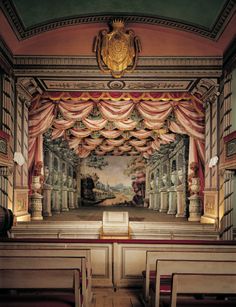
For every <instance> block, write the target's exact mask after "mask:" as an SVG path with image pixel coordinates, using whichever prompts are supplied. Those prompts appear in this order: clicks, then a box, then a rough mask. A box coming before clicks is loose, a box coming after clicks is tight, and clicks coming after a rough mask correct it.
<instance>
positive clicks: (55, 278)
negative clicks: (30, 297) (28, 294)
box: [0, 256, 82, 307]
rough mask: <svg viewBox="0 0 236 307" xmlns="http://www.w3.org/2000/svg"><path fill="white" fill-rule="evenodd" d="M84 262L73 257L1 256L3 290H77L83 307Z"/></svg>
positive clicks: (0, 280) (0, 271) (80, 304)
mask: <svg viewBox="0 0 236 307" xmlns="http://www.w3.org/2000/svg"><path fill="white" fill-rule="evenodd" d="M79 267H80V259H79V258H70V257H50V256H45V257H40V256H34V257H33V256H30V257H28V256H26V257H25V256H24V257H19V256H17V257H13V256H8V257H0V274H1V278H0V288H1V289H73V290H74V298H75V306H76V307H81V306H82V300H81V292H80V270H79V269H78V268H79Z"/></svg>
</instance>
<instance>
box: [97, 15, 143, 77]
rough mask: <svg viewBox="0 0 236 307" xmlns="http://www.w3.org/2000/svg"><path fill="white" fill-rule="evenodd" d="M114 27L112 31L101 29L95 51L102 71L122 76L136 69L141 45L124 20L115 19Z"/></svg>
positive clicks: (114, 75)
mask: <svg viewBox="0 0 236 307" xmlns="http://www.w3.org/2000/svg"><path fill="white" fill-rule="evenodd" d="M112 28H113V29H112V31H111V32H108V31H107V30H102V31H100V33H99V34H98V35H97V37H96V39H95V46H94V52H96V55H97V61H98V66H99V68H100V69H101V71H103V72H111V74H112V76H113V77H114V78H120V77H122V76H123V74H124V73H125V72H132V71H134V69H135V67H136V65H137V60H138V53H139V52H140V51H141V45H140V40H139V38H138V37H137V36H135V35H134V32H133V31H132V30H125V24H124V21H122V20H114V21H113V22H112Z"/></svg>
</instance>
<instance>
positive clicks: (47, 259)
mask: <svg viewBox="0 0 236 307" xmlns="http://www.w3.org/2000/svg"><path fill="white" fill-rule="evenodd" d="M97 241H99V242H97ZM97 241H96V240H68V242H67V240H61V239H58V240H53V241H52V240H46V239H45V240H41V241H37V240H33V239H28V240H27V239H22V240H12V239H10V240H2V241H1V242H0V295H1V297H0V300H1V306H3V307H5V306H9V307H10V306H14V307H17V306H19V307H22V306H39V305H40V302H41V303H42V302H43V303H42V304H41V305H40V306H42V305H43V306H51V307H53V306H58V307H60V306H81V307H86V306H92V280H93V278H92V268H93V261H94V260H97V259H96V257H97V255H99V253H101V252H103V249H102V245H103V244H105V245H106V247H107V245H109V244H111V246H113V248H111V249H110V250H111V251H112V252H113V253H117V254H118V255H115V254H114V255H113V256H112V257H110V256H109V257H108V258H107V261H108V262H111V264H112V267H113V270H112V274H115V273H116V272H119V274H122V273H120V272H122V270H121V267H119V261H117V259H121V260H122V253H121V251H122V250H123V249H124V251H125V253H127V251H128V253H130V251H131V252H132V248H134V247H135V250H136V251H138V252H139V251H142V252H145V255H146V261H145V271H144V272H143V302H144V305H146V306H150V305H151V306H156V307H159V306H160V298H161V301H162V305H163V304H164V305H163V306H171V307H175V306H178V307H179V306H195V305H197V304H198V303H200V304H201V305H202V306H204V305H205V306H208V303H209V302H210V301H212V304H213V305H210V303H209V306H218V305H219V301H218V300H215V298H214V297H215V296H218V297H219V295H221V294H223V295H224V296H226V297H227V298H228V297H229V300H228V301H226V300H224V301H223V305H222V304H221V305H219V306H222V307H224V306H235V305H236V304H235V303H236V300H235V294H236V282H235V281H236V243H235V242H232V241H231V242H222V241H221V242H214V241H212V242H210V244H209V242H208V243H207V242H204V241H202V242H187V241H186V242H184V241H181V242H178V241H171V242H170V241H154V240H152V241H151V242H144V241H139V240H123V241H122V240H113V241H112V240H97ZM94 244H95V245H94ZM123 244H124V247H122V246H123ZM93 246H96V251H98V254H96V251H95V253H94V254H93V252H94V251H93ZM100 246H101V248H100ZM119 246H121V247H119ZM127 246H128V247H129V246H130V248H131V247H132V248H131V249H130V248H128V249H127ZM151 248H152V249H151ZM92 254H93V257H91V255H92ZM94 255H96V257H94ZM101 255H102V254H101ZM124 255H125V254H124ZM116 257H118V258H116ZM140 259H141V258H140ZM123 260H124V259H123ZM141 260H142V259H141ZM141 260H137V259H133V261H136V264H137V265H138V266H139V267H140V268H141V267H142V263H141ZM139 261H140V262H139ZM123 264H124V263H123ZM124 265H125V264H124ZM126 270H127V268H126ZM105 273H106V272H105ZM108 273H109V274H110V272H107V273H106V274H108ZM141 276H142V273H141V271H140V278H141ZM116 279H117V276H114V285H115V281H116ZM96 285H97V284H96ZM114 285H113V286H114ZM101 286H103V285H101ZM114 288H115V286H114ZM11 289H16V294H17V295H12V291H10V292H9V290H11ZM26 290H31V291H33V292H31V293H32V295H22V294H24V292H25V291H26ZM58 290H62V291H61V292H58ZM65 290H70V292H68V291H65ZM45 291H46V292H45ZM34 292H36V293H37V294H41V293H43V294H44V295H43V296H42V295H39V296H38V295H37V296H35V295H34ZM166 293H167V294H168V299H167V296H165V295H164V294H166ZM59 294H60V295H59ZM183 294H184V300H183ZM185 294H186V295H187V296H186V295H185ZM196 294H197V295H199V294H200V295H205V294H207V295H208V294H210V295H212V294H214V297H213V296H210V299H209V297H208V296H205V297H206V298H207V299H202V300H197V299H195V295H196ZM163 295H164V296H163ZM178 295H181V299H180V300H179V296H178ZM229 295H230V296H229ZM4 302H7V304H6V305H4ZM32 302H33V303H32ZM190 302H191V303H190ZM176 303H177V305H176ZM37 304H39V305H37Z"/></svg>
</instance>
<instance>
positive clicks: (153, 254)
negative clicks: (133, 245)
mask: <svg viewBox="0 0 236 307" xmlns="http://www.w3.org/2000/svg"><path fill="white" fill-rule="evenodd" d="M165 259H173V260H174V259H179V260H209V259H212V260H225V261H229V260H233V261H236V253H235V252H234V251H233V250H232V251H230V252H222V251H221V250H220V251H219V252H218V251H215V250H214V253H213V252H212V251H211V250H207V251H199V250H197V251H175V250H170V251H147V253H146V280H145V289H144V296H145V300H146V301H148V299H149V287H150V271H151V270H155V269H156V261H157V260H165Z"/></svg>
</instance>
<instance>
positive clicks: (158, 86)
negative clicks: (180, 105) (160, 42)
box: [37, 78, 196, 92]
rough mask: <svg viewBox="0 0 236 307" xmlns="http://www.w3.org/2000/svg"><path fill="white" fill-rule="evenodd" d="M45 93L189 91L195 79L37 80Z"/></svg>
mask: <svg viewBox="0 0 236 307" xmlns="http://www.w3.org/2000/svg"><path fill="white" fill-rule="evenodd" d="M37 80H38V82H39V84H40V85H41V86H42V88H43V89H44V90H45V91H94V90H98V91H100V90H103V91H106V92H107V91H121V90H122V91H123V92H125V91H128V92H130V91H142V92H149V91H167V90H168V91H175V92H176V91H178V92H181V91H184V92H186V91H189V90H190V88H192V86H193V84H194V83H195V82H196V79H194V78H192V79H191V80H155V79H148V81H147V80H143V81H142V80H140V81H139V80H125V81H123V80H122V81H121V80H112V81H110V80H100V79H98V80H96V79H93V80H91V79H90V80H81V79H80V80H79V81H77V80H73V79H69V78H68V79H58V78H55V79H54V78H38V79H37Z"/></svg>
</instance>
